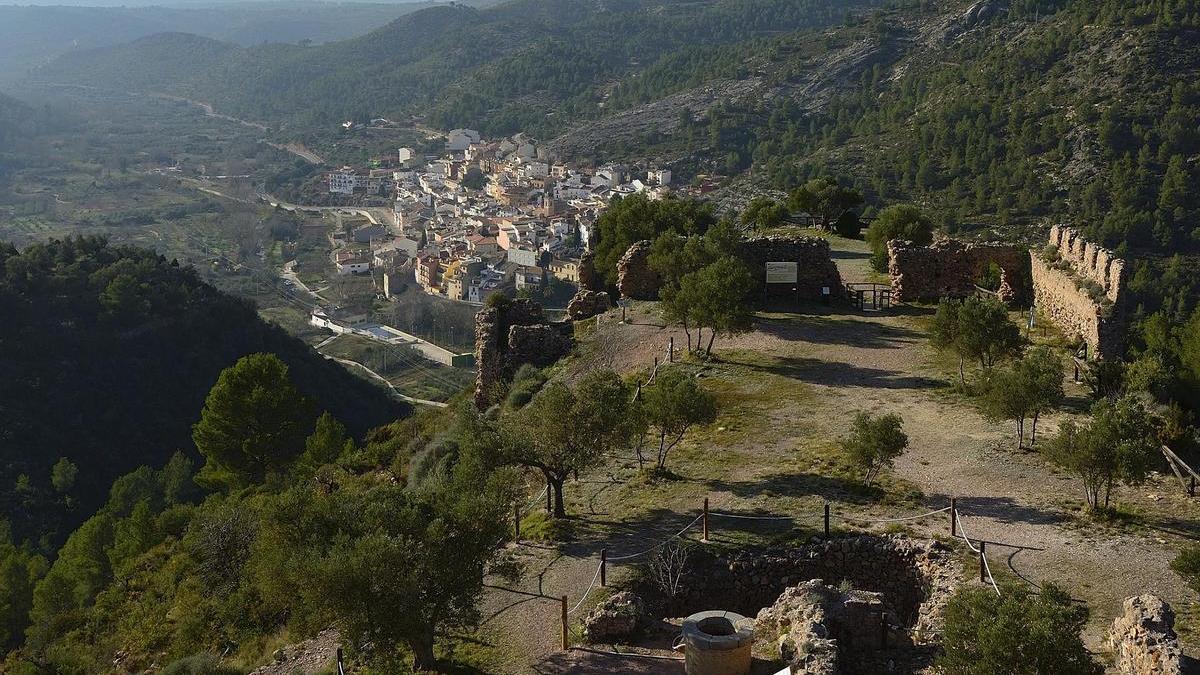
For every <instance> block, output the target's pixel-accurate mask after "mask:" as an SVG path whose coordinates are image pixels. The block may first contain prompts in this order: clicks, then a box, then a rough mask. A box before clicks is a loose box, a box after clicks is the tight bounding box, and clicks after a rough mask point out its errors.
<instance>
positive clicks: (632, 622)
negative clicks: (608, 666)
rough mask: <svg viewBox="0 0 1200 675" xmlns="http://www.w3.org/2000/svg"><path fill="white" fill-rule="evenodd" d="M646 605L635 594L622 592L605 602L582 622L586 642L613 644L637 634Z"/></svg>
mask: <svg viewBox="0 0 1200 675" xmlns="http://www.w3.org/2000/svg"><path fill="white" fill-rule="evenodd" d="M645 615H646V605H645V603H643V602H642V599H641V598H640V597H638V596H637V595H636V594H634V593H631V592H629V591H622V592H620V593H617V594H616V595H613V596H612V597H610V598H608V599H607V600H605V601H604V602H603V603H601V605H600V606H599V607H597V608H596V609H593V610H592V611H591V612H589V613H588V615H587V617H586V618H584V620H583V630H584V635H585V636H586V637H587V640H588V642H605V643H615V642H620V641H622V640H624V639H626V638H629V637H631V636H632V635H633V634H634V633H635V632H637V629H638V626H639V625H640V624H641V622H642V619H643V617H645Z"/></svg>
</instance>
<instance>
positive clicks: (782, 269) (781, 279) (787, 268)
mask: <svg viewBox="0 0 1200 675" xmlns="http://www.w3.org/2000/svg"><path fill="white" fill-rule="evenodd" d="M767 283H768V284H794V283H796V263H794V262H768V263H767Z"/></svg>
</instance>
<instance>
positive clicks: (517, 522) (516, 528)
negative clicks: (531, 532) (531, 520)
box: [513, 504, 521, 543]
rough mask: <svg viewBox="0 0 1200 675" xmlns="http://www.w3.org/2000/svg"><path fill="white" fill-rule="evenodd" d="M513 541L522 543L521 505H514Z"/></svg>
mask: <svg viewBox="0 0 1200 675" xmlns="http://www.w3.org/2000/svg"><path fill="white" fill-rule="evenodd" d="M513 540H514V541H516V542H518V543H519V542H520V541H521V505H520V504H514V505H513Z"/></svg>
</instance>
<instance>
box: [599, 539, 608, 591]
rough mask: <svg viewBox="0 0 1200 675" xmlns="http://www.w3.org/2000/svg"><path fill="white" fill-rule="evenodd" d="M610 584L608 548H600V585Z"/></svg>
mask: <svg viewBox="0 0 1200 675" xmlns="http://www.w3.org/2000/svg"><path fill="white" fill-rule="evenodd" d="M607 585H608V549H606V548H602V549H600V587H601V588H603V587H605V586H607Z"/></svg>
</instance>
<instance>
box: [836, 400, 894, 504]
mask: <svg viewBox="0 0 1200 675" xmlns="http://www.w3.org/2000/svg"><path fill="white" fill-rule="evenodd" d="M903 427H904V421H903V420H902V419H901V418H900V416H899V415H896V414H887V415H882V416H880V417H872V416H871V414H870V413H865V412H860V413H858V414H857V415H855V416H854V422H853V424H852V425H851V430H850V435H848V436H846V437H845V438H843V439H842V450H843V451H844V452H845V453H846V458H847V459H849V460H850V463H851V464H853V465H854V466H855V467H857V468H859V469H860V470H861V471H862V472H863V482H864V483H866V484H867V485H868V486H869V485H871V483H872V482H873V481H874V480H875V477H876V476H878V475H879V472H880V471H881V470H882V469H883V468H884V467H888V466H892V464H893V463H894V462H895V461H896V458H897V457H899V456H900V455H902V454H904V451H905V449H907V448H908V436H907V435H906V434H905V433H904V428H903Z"/></svg>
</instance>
